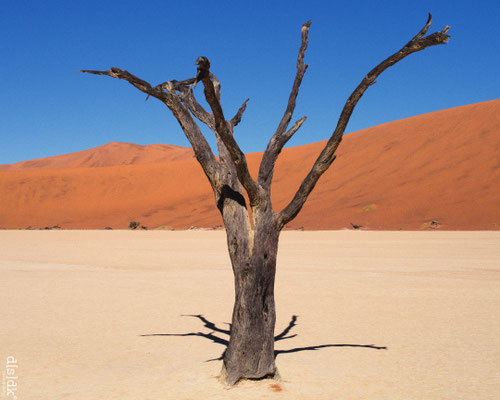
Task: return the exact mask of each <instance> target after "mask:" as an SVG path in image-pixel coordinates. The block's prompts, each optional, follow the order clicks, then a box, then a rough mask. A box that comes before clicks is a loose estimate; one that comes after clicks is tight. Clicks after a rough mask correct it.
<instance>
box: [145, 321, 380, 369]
mask: <svg viewBox="0 0 500 400" xmlns="http://www.w3.org/2000/svg"><path fill="white" fill-rule="evenodd" d="M182 316H183V317H193V318H198V319H199V320H200V321H201V322H202V323H203V326H204V327H205V328H207V329H209V330H210V331H211V332H208V333H205V332H188V333H150V334H146V335H140V336H199V337H202V338H205V339H208V340H211V341H212V342H213V343H217V344H220V345H222V346H224V351H223V352H222V354H221V355H220V356H219V357H217V358H212V359H210V360H206V362H209V361H220V360H223V359H224V355H225V354H226V349H227V346H228V345H229V336H230V335H231V324H227V323H226V324H227V325H228V327H229V328H228V329H223V328H220V327H218V326H217V325H216V324H215V323H213V322H212V321H209V320H208V319H206V318H205V317H204V316H203V315H202V314H191V315H182ZM297 319H298V316H297V315H292V318H291V319H290V322H289V323H288V325H287V327H286V328H285V329H284V330H283V331H282V332H281V333H280V334H279V335H276V336H275V337H274V341H275V342H278V341H280V340H285V339H291V338H294V337H295V336H297V334H296V333H295V334H292V335H289V336H287V335H288V334H289V333H290V331H291V330H292V329H293V328H294V327H295V326H296V325H297ZM216 332H217V333H220V334H222V335H226V336H227V339H226V338H224V337H220V336H217V335H216V334H215V333H216ZM327 347H361V348H365V349H373V350H387V347H386V346H375V345H374V344H347V343H330V344H320V345H316V346H305V347H294V348H291V349H287V350H274V358H276V357H278V355H280V354H288V353H298V352H300V351H314V350H319V349H324V348H327Z"/></svg>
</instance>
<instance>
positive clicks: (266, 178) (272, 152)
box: [258, 21, 311, 191]
mask: <svg viewBox="0 0 500 400" xmlns="http://www.w3.org/2000/svg"><path fill="white" fill-rule="evenodd" d="M310 26H311V21H308V22H306V23H305V24H304V25H302V31H301V43H300V48H299V54H298V56H297V72H296V74H295V80H294V82H293V85H292V91H291V92H290V96H289V98H288V104H287V106H286V109H285V113H284V115H283V117H282V118H281V121H280V123H279V125H278V128H277V129H276V132H275V133H274V135H273V137H272V138H271V140H269V144H268V145H267V148H266V151H265V152H264V155H263V156H262V162H261V164H260V169H259V178H258V182H259V184H260V185H262V187H264V188H265V189H266V190H267V191H269V188H270V186H271V180H272V175H273V170H274V163H275V162H276V158H278V155H279V153H280V152H281V149H282V148H283V146H284V145H285V143H286V142H287V141H288V140H289V139H290V137H287V135H285V131H286V128H287V127H288V124H289V123H290V120H291V119H292V115H293V112H294V110H295V104H296V100H297V95H298V94H299V88H300V84H301V83H302V79H303V78H304V74H305V73H306V70H307V67H308V65H306V64H304V55H305V53H306V49H307V43H308V40H309V27H310Z"/></svg>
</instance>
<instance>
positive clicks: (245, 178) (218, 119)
mask: <svg viewBox="0 0 500 400" xmlns="http://www.w3.org/2000/svg"><path fill="white" fill-rule="evenodd" d="M196 63H197V64H198V76H200V80H201V81H202V83H203V86H204V88H205V90H204V94H205V99H206V100H207V103H208V105H209V106H210V108H211V109H212V113H213V116H214V118H215V127H216V130H217V133H218V134H219V136H220V138H221V140H222V142H223V143H224V145H225V146H226V149H227V151H228V152H229V155H230V156H231V159H232V160H233V163H234V165H235V167H236V172H237V174H238V179H239V181H240V182H241V185H242V186H243V187H244V188H245V190H246V192H247V194H248V198H249V200H250V205H251V206H255V205H258V204H259V203H260V202H261V201H262V193H261V188H260V186H259V185H258V184H257V183H256V182H255V181H254V180H253V179H252V177H251V176H250V172H249V170H248V165H247V160H246V157H245V154H244V153H243V151H241V149H240V147H239V146H238V144H237V143H236V141H235V140H234V137H233V134H232V130H231V128H230V123H229V122H227V121H226V119H225V117H224V113H223V111H222V107H221V104H220V101H219V99H218V97H217V92H216V88H215V85H214V83H213V82H212V79H213V74H211V73H210V71H209V68H210V62H209V61H208V59H207V58H206V57H199V58H198V60H197V61H196Z"/></svg>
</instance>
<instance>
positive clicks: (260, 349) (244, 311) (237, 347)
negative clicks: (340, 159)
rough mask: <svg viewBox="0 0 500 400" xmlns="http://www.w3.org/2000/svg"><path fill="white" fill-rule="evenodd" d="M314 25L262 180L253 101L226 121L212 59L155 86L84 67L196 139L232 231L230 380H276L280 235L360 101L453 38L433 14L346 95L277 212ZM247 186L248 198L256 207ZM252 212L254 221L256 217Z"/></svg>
mask: <svg viewBox="0 0 500 400" xmlns="http://www.w3.org/2000/svg"><path fill="white" fill-rule="evenodd" d="M310 25H311V22H306V23H305V24H304V25H303V26H302V32H301V34H302V40H301V45H300V49H299V53H298V57H297V72H296V75H295V80H294V82H293V86H292V90H291V93H290V97H289V99H288V104H287V106H286V109H285V112H284V115H283V117H282V119H281V121H280V123H279V125H278V127H277V129H276V132H275V133H274V135H273V136H272V137H271V139H270V141H269V144H268V145H267V148H266V150H265V152H264V155H263V157H262V162H261V164H260V169H259V175H258V177H257V179H254V178H253V177H252V176H251V175H250V172H249V170H248V166H247V161H246V158H245V155H244V154H243V152H242V151H241V149H240V147H239V146H238V144H237V143H236V141H235V139H234V135H233V130H234V128H235V127H236V126H237V125H238V124H239V123H240V121H241V118H242V116H243V113H244V112H245V108H246V106H247V102H248V100H246V101H245V102H244V103H243V104H242V106H241V107H240V109H239V110H238V111H237V113H236V114H235V115H234V117H232V118H231V119H229V120H228V119H226V116H225V115H224V112H223V110H222V107H221V104H220V95H221V92H220V89H221V86H220V82H219V80H218V79H217V78H216V76H215V75H214V74H213V73H212V72H211V71H210V62H209V60H208V59H207V58H205V57H199V58H198V59H197V60H196V64H197V65H198V68H197V73H196V76H195V77H194V78H191V79H186V80H183V81H176V80H171V81H166V82H164V83H161V84H159V85H156V86H151V85H150V84H149V83H148V82H146V81H144V80H142V79H140V78H138V77H137V76H135V75H132V74H131V73H129V72H127V71H125V70H122V69H119V68H111V69H109V70H107V71H90V70H83V71H81V72H87V73H91V74H96V75H107V76H111V77H113V78H118V79H123V80H126V81H128V82H129V83H131V84H132V85H133V86H135V87H136V88H137V89H139V90H140V91H142V92H144V93H146V94H147V95H148V97H149V96H151V97H155V98H157V99H158V100H160V101H161V102H163V103H164V104H165V105H166V106H167V107H168V108H169V109H170V111H172V113H173V115H174V117H175V118H176V119H177V121H178V122H179V124H180V126H181V128H182V130H183V131H184V134H185V135H186V136H187V138H188V139H189V141H190V143H191V145H192V147H193V150H194V153H195V156H196V159H197V160H198V162H199V163H200V165H201V167H202V168H203V171H204V172H205V175H206V176H207V178H208V180H209V182H210V184H211V186H212V189H213V192H214V195H215V202H216V204H217V207H218V209H219V211H220V213H221V214H222V218H223V221H224V225H225V228H226V233H227V244H228V249H229V255H230V258H231V263H232V268H233V272H234V279H235V292H236V293H235V303H234V309H233V316H232V328H231V338H230V341H229V346H228V348H227V351H226V354H225V357H224V363H223V371H222V377H223V378H224V379H225V381H226V382H227V383H228V384H229V385H233V384H235V383H236V382H237V381H238V380H240V379H243V378H263V377H272V376H275V375H276V374H277V369H276V365H275V361H274V325H275V317H276V313H275V305H274V279H275V271H276V254H277V251H278V239H279V235H280V232H281V230H282V229H283V227H284V226H285V225H286V224H287V223H289V222H290V221H291V220H292V219H294V218H295V216H296V215H297V214H298V213H299V211H300V210H301V209H302V206H303V205H304V203H305V201H306V199H307V197H308V196H309V194H310V193H311V191H312V190H313V189H314V186H315V185H316V183H317V182H318V179H319V178H320V177H321V175H323V173H324V172H325V171H326V170H327V169H328V168H329V167H330V165H331V164H332V162H333V161H334V160H335V151H336V150H337V147H338V146H339V144H340V142H341V140H342V136H343V134H344V130H345V128H346V126H347V122H348V121H349V118H350V116H351V114H352V112H353V109H354V107H355V106H356V104H357V102H358V100H359V99H360V97H361V96H362V95H363V93H364V92H365V90H366V89H368V87H369V86H371V85H373V84H374V83H375V80H376V79H377V77H378V76H379V75H380V74H381V73H382V72H384V71H385V70H386V69H387V68H389V67H390V66H392V65H394V64H396V63H397V62H398V61H401V60H402V59H403V58H405V57H406V56H408V55H410V54H412V53H415V52H418V51H420V50H423V49H425V48H427V47H430V46H434V45H438V44H444V43H446V42H447V41H448V38H449V35H448V34H447V31H448V29H449V27H448V26H446V27H445V28H444V29H443V30H442V31H440V32H435V33H432V34H430V35H427V36H425V35H426V33H427V30H428V29H429V26H430V25H431V15H430V14H429V19H428V21H427V23H426V24H425V26H424V27H423V28H422V29H421V30H420V31H419V32H418V33H417V35H416V36H415V37H413V38H412V39H411V40H410V41H409V42H408V43H407V44H405V45H404V46H403V47H402V48H401V49H400V50H399V51H397V52H396V53H394V54H393V55H391V56H390V57H388V58H387V59H385V60H384V61H382V62H381V63H380V64H378V65H377V66H376V67H375V68H373V69H372V70H371V71H370V72H369V73H368V74H367V75H366V76H365V77H364V79H363V80H362V81H361V83H360V84H359V85H358V87H356V89H355V90H354V91H353V92H352V94H351V96H350V97H349V98H348V99H347V102H346V103H345V106H344V108H343V110H342V112H341V114H340V117H339V119H338V122H337V126H336V128H335V130H334V131H333V134H332V135H331V137H330V139H329V140H328V142H327V143H326V145H325V147H324V149H323V151H322V152H321V154H320V155H319V156H318V158H317V160H316V162H315V163H314V165H313V167H312V169H311V171H310V172H309V173H308V175H307V176H306V178H305V179H304V181H303V182H302V184H301V185H300V187H299V188H298V190H297V192H296V194H295V196H294V197H293V199H291V201H290V203H288V205H287V206H286V207H285V208H284V209H282V210H280V211H275V210H273V207H272V205H271V194H270V188H271V181H272V178H273V171H274V165H275V162H276V159H277V157H278V155H279V154H280V152H281V150H282V149H283V146H284V145H285V144H286V143H287V142H288V140H289V139H290V138H291V137H292V136H293V134H294V133H295V132H297V130H298V129H299V128H300V127H301V125H302V124H303V123H304V121H305V120H306V117H302V118H300V119H299V120H297V121H296V122H295V123H294V124H293V125H292V126H291V127H290V128H289V124H290V121H291V118H292V114H293V112H294V109H295V102H296V99H297V95H298V92H299V87H300V85H301V82H302V78H303V77H304V74H305V72H306V70H307V67H308V65H307V64H304V54H305V52H306V47H307V43H308V33H309V27H310ZM200 81H201V82H202V84H203V86H204V95H205V99H206V101H207V103H208V104H209V105H210V109H211V112H210V111H207V110H205V109H204V108H203V107H202V106H201V105H200V103H198V101H197V100H196V98H195V96H194V90H193V89H194V88H195V86H196V84H197V83H198V82H200ZM195 119H198V120H199V121H201V122H202V123H204V124H206V125H207V126H208V127H209V128H210V129H211V130H212V131H213V133H214V134H215V137H216V139H217V148H218V155H219V158H217V157H216V156H215V155H214V153H213V152H212V150H211V149H210V146H209V145H208V143H207V141H206V139H205V137H204V136H203V134H202V133H201V130H200V128H199V127H198V125H197V123H196V122H195ZM243 190H244V191H245V192H246V194H247V196H248V201H249V205H247V202H246V200H245V196H244V195H243ZM249 209H250V210H251V216H252V219H253V223H251V221H250V217H249Z"/></svg>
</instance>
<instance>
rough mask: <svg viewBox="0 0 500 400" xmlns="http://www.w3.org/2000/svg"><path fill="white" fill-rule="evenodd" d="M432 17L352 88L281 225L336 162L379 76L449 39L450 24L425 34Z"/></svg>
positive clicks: (281, 220)
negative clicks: (347, 130)
mask: <svg viewBox="0 0 500 400" xmlns="http://www.w3.org/2000/svg"><path fill="white" fill-rule="evenodd" d="M431 22H432V17H431V15H430V14H429V19H428V20H427V23H426V24H425V26H424V27H423V28H422V29H421V30H420V31H419V32H418V33H417V35H415V36H414V37H413V39H411V40H410V41H409V42H408V43H407V44H406V45H405V46H404V47H402V48H401V49H400V50H399V51H398V52H397V53H394V54H393V55H392V56H390V57H388V58H387V59H385V60H384V61H382V62H381V63H380V64H378V65H377V66H376V67H375V68H373V69H372V70H371V71H370V72H369V73H368V74H367V75H366V76H365V78H364V79H363V80H362V81H361V83H360V84H359V85H358V87H357V88H356V89H355V90H354V92H352V94H351V96H349V98H348V99H347V101H346V103H345V105H344V108H343V109H342V112H341V114H340V117H339V120H338V123H337V126H336V128H335V130H334V132H333V134H332V136H331V137H330V139H329V140H328V142H327V144H326V146H325V148H324V149H323V151H322V152H321V154H320V155H319V157H318V158H317V160H316V162H315V163H314V165H313V167H312V169H311V171H310V172H309V174H308V175H307V177H306V178H305V179H304V181H303V182H302V184H301V185H300V187H299V189H298V191H297V193H296V194H295V196H294V198H293V199H292V201H291V202H290V203H289V204H288V205H287V206H286V207H285V208H284V209H283V210H282V211H281V212H280V213H279V214H277V216H276V218H277V220H278V224H279V226H282V227H283V226H284V225H286V224H287V223H289V222H290V221H291V220H292V219H293V218H295V217H296V215H297V214H298V213H299V211H300V210H301V209H302V206H303V205H304V203H305V201H306V200H307V197H308V196H309V194H310V193H311V191H312V190H313V189H314V186H315V185H316V183H317V182H318V179H319V178H320V177H321V175H323V173H324V172H325V171H326V170H327V169H328V168H329V167H330V165H331V164H332V162H333V161H334V160H335V155H334V153H335V151H336V150H337V148H338V146H339V144H340V142H341V140H342V136H343V134H344V131H345V128H346V126H347V123H348V122H349V119H350V117H351V114H352V112H353V110H354V107H355V106H356V104H357V103H358V101H359V99H360V98H361V96H362V95H363V93H364V92H365V91H366V89H368V87H370V86H371V85H373V84H374V83H375V79H376V78H377V77H378V76H379V75H380V74H381V73H382V72H384V71H385V70H386V69H387V68H389V67H390V66H392V65H394V64H396V63H397V62H399V61H401V60H402V59H403V58H405V57H406V56H408V55H410V54H412V53H415V52H417V51H421V50H424V49H425V48H427V47H430V46H435V45H439V44H445V43H447V42H448V39H449V37H450V36H449V35H448V34H447V32H448V30H449V29H450V27H449V26H445V27H444V29H443V30H442V31H439V32H435V33H432V34H430V35H428V36H424V35H425V34H426V33H427V30H428V29H429V26H430V25H431Z"/></svg>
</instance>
